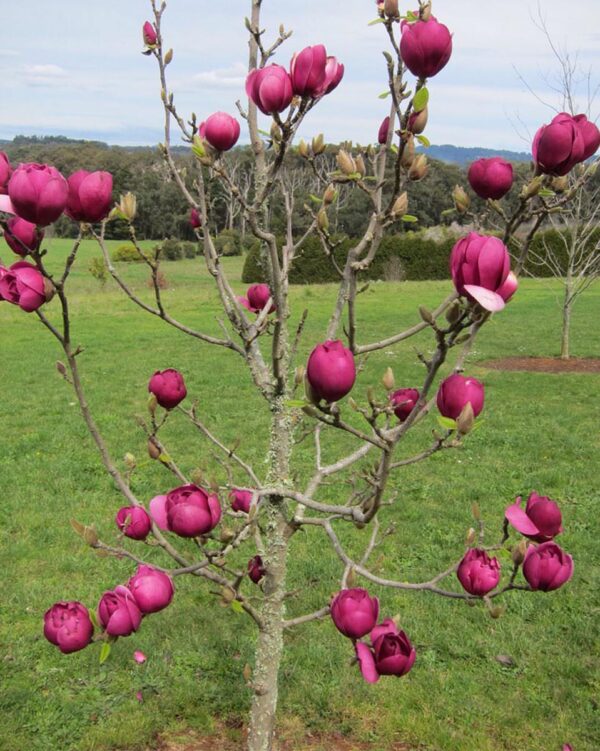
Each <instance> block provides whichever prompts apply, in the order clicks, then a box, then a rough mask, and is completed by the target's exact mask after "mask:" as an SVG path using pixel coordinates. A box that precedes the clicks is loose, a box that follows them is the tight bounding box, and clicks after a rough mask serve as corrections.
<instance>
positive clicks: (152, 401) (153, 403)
mask: <svg viewBox="0 0 600 751" xmlns="http://www.w3.org/2000/svg"><path fill="white" fill-rule="evenodd" d="M157 407H158V401H157V399H156V397H155V396H154V394H150V396H149V397H148V412H150V414H151V415H155V414H156V408H157Z"/></svg>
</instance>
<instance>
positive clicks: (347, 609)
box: [330, 587, 379, 639]
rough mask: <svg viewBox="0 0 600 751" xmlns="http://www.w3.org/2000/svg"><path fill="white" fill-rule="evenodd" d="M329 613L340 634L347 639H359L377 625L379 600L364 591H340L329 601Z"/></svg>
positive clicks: (356, 589)
mask: <svg viewBox="0 0 600 751" xmlns="http://www.w3.org/2000/svg"><path fill="white" fill-rule="evenodd" d="M330 612H331V618H332V620H333V623H334V624H335V627H336V628H337V630H338V631H339V632H340V633H342V634H343V635H344V636H347V637H348V638H349V639H360V638H361V637H363V636H365V635H366V634H368V633H369V632H370V631H371V629H373V628H374V627H375V625H376V624H377V618H378V616H379V600H378V599H377V597H371V596H370V595H369V593H368V592H367V590H366V589H361V588H359V587H357V588H355V589H342V590H341V591H340V592H338V593H337V594H336V595H335V597H334V598H333V600H332V601H331V605H330Z"/></svg>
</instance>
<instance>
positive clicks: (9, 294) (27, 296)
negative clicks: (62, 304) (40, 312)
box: [0, 261, 47, 313]
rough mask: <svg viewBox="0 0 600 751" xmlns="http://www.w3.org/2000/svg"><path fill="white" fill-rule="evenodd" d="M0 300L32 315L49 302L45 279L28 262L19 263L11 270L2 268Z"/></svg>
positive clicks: (0, 269)
mask: <svg viewBox="0 0 600 751" xmlns="http://www.w3.org/2000/svg"><path fill="white" fill-rule="evenodd" d="M0 300H6V302H9V303H11V304H12V305H18V306H19V307H20V308H21V310H24V311H25V312H26V313H32V312H33V311H34V310H37V309H38V308H39V307H41V306H42V305H43V304H44V303H45V302H47V294H46V284H45V279H44V277H43V276H42V274H41V273H40V272H39V271H38V270H37V268H36V267H35V266H33V265H32V264H31V263H27V261H18V262H17V263H13V265H12V266H9V268H4V267H2V266H0Z"/></svg>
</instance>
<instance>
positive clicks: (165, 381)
mask: <svg viewBox="0 0 600 751" xmlns="http://www.w3.org/2000/svg"><path fill="white" fill-rule="evenodd" d="M148 391H149V392H150V393H151V394H154V396H155V397H156V401H157V402H158V403H159V404H160V406H161V407H164V408H165V409H174V408H175V407H176V406H177V405H178V404H179V403H180V402H182V401H183V400H184V399H185V397H186V396H187V389H186V387H185V381H184V380H183V376H182V375H181V373H180V372H179V371H178V370H175V369H174V368H167V369H166V370H157V371H156V373H155V374H154V375H153V376H152V378H151V379H150V381H149V383H148Z"/></svg>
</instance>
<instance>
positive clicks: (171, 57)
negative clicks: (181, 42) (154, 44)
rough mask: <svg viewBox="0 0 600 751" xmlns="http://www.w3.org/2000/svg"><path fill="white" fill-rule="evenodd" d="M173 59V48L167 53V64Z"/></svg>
mask: <svg viewBox="0 0 600 751" xmlns="http://www.w3.org/2000/svg"><path fill="white" fill-rule="evenodd" d="M172 59H173V50H169V51H168V52H167V54H166V55H165V65H168V64H169V63H170V62H171V60H172Z"/></svg>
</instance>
